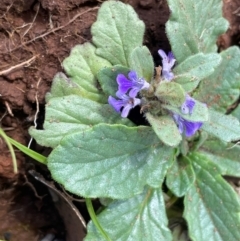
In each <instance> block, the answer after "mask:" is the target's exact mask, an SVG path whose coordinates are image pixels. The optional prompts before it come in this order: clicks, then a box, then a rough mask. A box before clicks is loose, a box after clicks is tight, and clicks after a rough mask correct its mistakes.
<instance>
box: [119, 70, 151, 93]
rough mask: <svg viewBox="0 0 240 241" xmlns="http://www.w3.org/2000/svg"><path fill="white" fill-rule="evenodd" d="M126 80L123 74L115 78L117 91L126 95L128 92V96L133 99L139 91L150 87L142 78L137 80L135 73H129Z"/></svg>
mask: <svg viewBox="0 0 240 241" xmlns="http://www.w3.org/2000/svg"><path fill="white" fill-rule="evenodd" d="M128 78H129V79H128ZM128 78H126V77H125V75H123V74H119V75H118V76H117V83H118V91H119V92H120V93H122V94H126V93H127V92H128V91H129V90H130V91H129V96H134V97H135V96H137V93H138V92H139V91H140V90H143V89H148V88H149V86H150V85H149V83H148V82H147V81H146V80H145V79H144V78H138V76H137V73H136V72H135V71H130V72H129V73H128Z"/></svg>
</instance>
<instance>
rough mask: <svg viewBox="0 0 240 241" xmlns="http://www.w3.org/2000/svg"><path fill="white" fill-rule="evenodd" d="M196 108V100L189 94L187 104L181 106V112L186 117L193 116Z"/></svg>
mask: <svg viewBox="0 0 240 241" xmlns="http://www.w3.org/2000/svg"><path fill="white" fill-rule="evenodd" d="M194 106H195V100H194V99H193V98H192V97H190V96H189V95H188V94H187V95H186V99H185V102H184V103H183V104H182V106H181V112H182V113H183V114H185V115H186V114H190V115H191V114H192V112H193V108H194Z"/></svg>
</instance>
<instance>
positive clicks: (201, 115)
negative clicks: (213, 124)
mask: <svg viewBox="0 0 240 241" xmlns="http://www.w3.org/2000/svg"><path fill="white" fill-rule="evenodd" d="M163 107H164V108H166V109H168V110H170V111H172V112H174V113H176V114H178V115H180V116H182V117H183V118H184V119H186V120H189V121H193V122H197V121H201V122H205V121H208V120H209V113H208V112H209V111H208V108H207V106H206V105H205V104H203V103H201V102H199V101H196V103H195V106H194V111H193V113H192V114H191V115H186V114H183V113H182V112H181V109H180V108H176V107H174V106H171V105H163ZM207 123H208V122H207Z"/></svg>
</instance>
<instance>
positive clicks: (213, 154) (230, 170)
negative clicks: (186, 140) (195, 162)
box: [200, 139, 240, 177]
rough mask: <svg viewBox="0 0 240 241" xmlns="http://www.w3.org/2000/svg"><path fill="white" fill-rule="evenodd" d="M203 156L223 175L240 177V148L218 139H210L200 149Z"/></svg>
mask: <svg viewBox="0 0 240 241" xmlns="http://www.w3.org/2000/svg"><path fill="white" fill-rule="evenodd" d="M200 152H201V154H203V155H204V156H205V157H206V158H208V159H209V160H211V162H213V163H214V164H215V165H216V166H218V168H219V169H220V171H221V172H220V173H221V174H222V175H227V176H235V177H240V159H239V157H240V147H239V146H238V145H236V144H234V143H226V142H223V141H220V140H217V139H209V140H207V141H206V142H205V143H204V145H202V146H201V148H200Z"/></svg>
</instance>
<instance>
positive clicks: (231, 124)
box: [202, 109, 240, 142]
mask: <svg viewBox="0 0 240 241" xmlns="http://www.w3.org/2000/svg"><path fill="white" fill-rule="evenodd" d="M202 129H203V130H205V131H206V132H208V133H209V134H211V135H213V136H215V137H217V138H219V139H220V140H222V141H226V142H230V141H237V140H239V139H240V123H239V121H238V119H237V118H235V117H233V116H231V115H224V114H222V113H219V112H217V111H214V110H211V109H210V110H209V121H208V122H205V123H204V124H203V126H202Z"/></svg>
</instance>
